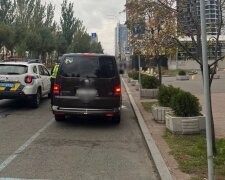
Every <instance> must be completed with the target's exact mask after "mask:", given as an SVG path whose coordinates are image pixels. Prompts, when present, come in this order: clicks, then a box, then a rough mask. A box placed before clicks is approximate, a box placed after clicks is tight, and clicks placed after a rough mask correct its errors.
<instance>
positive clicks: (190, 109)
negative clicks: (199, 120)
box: [171, 90, 201, 117]
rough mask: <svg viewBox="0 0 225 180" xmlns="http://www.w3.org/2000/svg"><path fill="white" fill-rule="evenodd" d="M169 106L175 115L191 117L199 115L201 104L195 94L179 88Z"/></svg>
mask: <svg viewBox="0 0 225 180" xmlns="http://www.w3.org/2000/svg"><path fill="white" fill-rule="evenodd" d="M171 108H172V109H173V111H174V114H175V115H176V116H182V117H192V116H199V115H200V111H201V106H200V103H199V100H198V98H197V97H196V96H194V95H192V94H191V93H189V92H185V91H182V90H180V91H179V92H178V93H177V94H175V95H173V97H172V99H171Z"/></svg>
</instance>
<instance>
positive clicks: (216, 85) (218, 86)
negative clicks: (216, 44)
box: [162, 71, 225, 95]
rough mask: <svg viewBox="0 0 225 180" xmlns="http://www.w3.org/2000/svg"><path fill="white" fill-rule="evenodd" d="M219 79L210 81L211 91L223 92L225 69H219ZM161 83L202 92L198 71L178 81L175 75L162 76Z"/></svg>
mask: <svg viewBox="0 0 225 180" xmlns="http://www.w3.org/2000/svg"><path fill="white" fill-rule="evenodd" d="M218 74H220V79H214V80H213V82H212V86H211V90H212V93H225V71H219V72H218ZM162 81H163V84H165V85H173V86H174V87H180V88H181V89H183V90H185V91H189V92H191V93H193V94H196V95H201V94H203V80H202V76H201V74H200V72H199V73H198V74H197V75H194V76H190V80H188V81H178V80H176V77H163V78H162Z"/></svg>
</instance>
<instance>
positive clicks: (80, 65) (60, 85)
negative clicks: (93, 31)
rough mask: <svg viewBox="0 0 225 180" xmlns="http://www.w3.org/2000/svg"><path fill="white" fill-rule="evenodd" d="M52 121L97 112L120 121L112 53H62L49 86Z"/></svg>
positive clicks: (119, 98) (119, 87)
mask: <svg viewBox="0 0 225 180" xmlns="http://www.w3.org/2000/svg"><path fill="white" fill-rule="evenodd" d="M52 98H53V99H52V100H53V102H52V111H53V114H54V115H55V120H56V121H61V120H63V119H64V118H65V116H67V115H74V116H76V115H85V116H90V115H101V116H106V117H110V118H111V119H112V120H113V121H114V122H115V123H119V122H120V110H121V102H122V98H121V84H120V76H119V72H118V69H117V65H116V60H115V57H114V56H109V55H104V54H86V53H85V54H84V53H82V54H80V53H79V54H78V53H76V54H75V53H71V54H65V55H64V56H63V57H62V60H61V62H60V65H59V70H58V74H57V77H56V80H55V84H54V86H53V97H52Z"/></svg>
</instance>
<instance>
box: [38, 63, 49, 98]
mask: <svg viewBox="0 0 225 180" xmlns="http://www.w3.org/2000/svg"><path fill="white" fill-rule="evenodd" d="M38 71H39V75H40V77H41V85H42V93H43V94H47V93H49V92H50V75H49V73H48V71H47V72H46V70H45V69H44V67H43V66H42V65H38Z"/></svg>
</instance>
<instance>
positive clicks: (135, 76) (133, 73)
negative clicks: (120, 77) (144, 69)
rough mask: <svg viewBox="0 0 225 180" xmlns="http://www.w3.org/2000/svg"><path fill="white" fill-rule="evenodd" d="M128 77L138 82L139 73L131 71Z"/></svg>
mask: <svg viewBox="0 0 225 180" xmlns="http://www.w3.org/2000/svg"><path fill="white" fill-rule="evenodd" d="M128 77H129V78H132V79H134V80H138V78H139V72H138V71H130V72H129V73H128Z"/></svg>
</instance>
